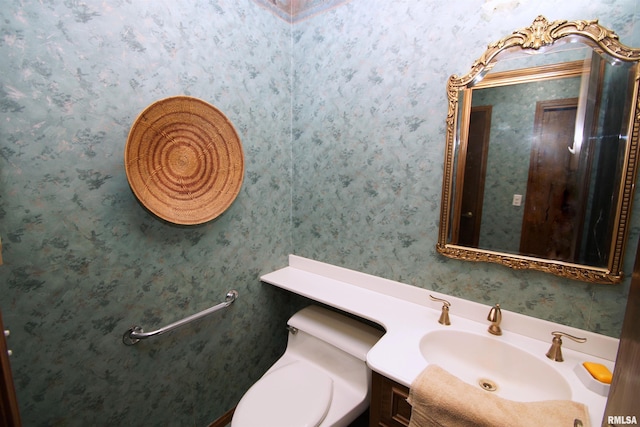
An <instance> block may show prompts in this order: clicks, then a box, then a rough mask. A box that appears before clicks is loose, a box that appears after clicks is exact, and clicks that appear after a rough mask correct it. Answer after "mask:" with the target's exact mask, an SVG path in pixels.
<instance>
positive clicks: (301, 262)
mask: <svg viewBox="0 0 640 427" xmlns="http://www.w3.org/2000/svg"><path fill="white" fill-rule="evenodd" d="M289 267H291V268H294V269H297V270H301V271H305V272H308V273H312V274H316V275H319V276H322V277H326V278H329V279H333V280H336V281H339V282H343V283H344V284H345V285H352V286H356V287H358V288H362V289H366V290H369V291H373V292H376V293H379V294H382V295H386V296H390V297H393V298H397V299H400V300H403V301H406V302H410V303H412V304H417V305H420V306H423V307H428V308H431V309H434V310H438V311H439V310H440V308H441V304H440V303H438V302H434V301H431V299H430V298H429V294H432V295H434V296H436V297H440V298H444V299H446V300H448V301H449V302H450V303H451V308H450V316H451V318H452V319H453V318H454V317H456V316H460V317H464V318H467V319H469V320H473V321H476V322H483V321H485V320H484V319H486V316H487V314H488V313H489V309H490V308H491V306H492V305H493V302H492V303H491V304H490V305H484V304H480V303H476V302H473V301H468V300H464V299H461V298H457V297H454V296H450V295H445V294H441V293H439V292H435V291H430V290H428V289H424V288H419V287H417V286H411V285H407V284H404V283H401V282H396V281H393V280H389V279H384V278H382V277H378V276H373V275H370V274H366V273H361V272H358V271H355V270H349V269H347V268H344V267H338V266H335V265H331V264H327V263H323V262H320V261H315V260H312V259H309V258H304V257H301V256H297V255H289ZM263 277H265V276H263ZM266 281H267V282H268V280H266ZM294 287H295V284H294ZM290 290H292V291H293V292H295V290H294V289H290ZM306 296H307V297H309V298H311V299H314V298H313V295H306ZM332 299H333V298H332V297H331V296H327V301H323V302H324V303H325V304H328V305H332V304H331V300H332ZM495 303H500V306H501V309H502V325H501V326H502V329H503V330H509V331H512V332H515V333H518V334H521V335H524V336H527V337H529V338H533V339H536V340H541V341H549V343H551V338H552V336H551V332H553V331H556V330H560V331H562V332H566V333H569V334H571V335H575V336H580V337H585V338H587V342H586V343H583V344H579V343H576V342H574V341H571V340H569V339H565V340H563V348H567V349H573V350H576V351H578V352H580V353H586V354H589V355H593V356H596V357H598V358H602V359H606V360H609V361H615V359H616V355H617V352H618V342H619V340H618V339H616V338H612V337H609V336H606V335H602V334H598V333H595V332H590V331H585V330H582V329H578V328H574V327H572V326H566V325H560V324H557V323H553V322H550V321H547V320H543V319H539V318H535V317H531V316H525V315H523V314H520V313H515V312H512V311H509V310H508V307H509V301H495ZM344 305H345V307H343V308H341V309H342V310H345V311H347V312H351V313H352V314H355V315H358V313H354V312H352V311H351V310H349V309H348V308H349V304H348V303H345V304H344ZM336 308H340V307H336ZM368 315H369V316H372V317H373V318H371V317H366V318H367V319H369V320H371V321H374V322H377V323H381V324H382V321H383V320H384V318H385V317H386V316H381V318H378V319H377V318H376V317H375V313H368ZM383 326H384V325H383Z"/></svg>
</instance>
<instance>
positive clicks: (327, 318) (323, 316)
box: [287, 305, 384, 362]
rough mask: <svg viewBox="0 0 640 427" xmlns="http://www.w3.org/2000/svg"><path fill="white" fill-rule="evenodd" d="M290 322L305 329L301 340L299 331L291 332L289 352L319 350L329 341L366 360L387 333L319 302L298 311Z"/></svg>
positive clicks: (344, 350)
mask: <svg viewBox="0 0 640 427" xmlns="http://www.w3.org/2000/svg"><path fill="white" fill-rule="evenodd" d="M287 324H288V325H289V326H290V327H293V328H295V329H297V330H298V331H302V332H303V334H302V335H303V336H300V337H298V339H295V337H296V336H297V335H298V334H290V335H289V342H288V351H289V350H293V351H296V350H297V351H301V352H305V353H307V352H316V351H318V346H320V347H322V343H326V344H328V345H330V346H332V347H335V348H337V349H339V350H341V351H342V352H344V353H346V354H348V355H350V356H352V357H353V358H356V359H359V360H360V361H362V362H365V361H366V359H367V353H368V352H369V350H371V347H373V345H374V344H375V343H376V342H378V340H379V339H380V338H381V337H382V335H384V331H383V330H381V329H377V328H374V327H372V326H370V325H368V324H365V323H363V322H361V321H358V320H356V319H353V318H351V317H348V316H345V315H343V314H340V313H337V312H335V311H331V310H328V309H325V308H322V307H319V306H315V305H312V306H309V307H306V308H304V309H302V310H300V311H299V312H297V313H296V314H294V315H293V316H292V317H291V318H290V319H289V321H288V322H287ZM304 335H307V336H309V337H307V338H305V337H304ZM291 347H293V348H291Z"/></svg>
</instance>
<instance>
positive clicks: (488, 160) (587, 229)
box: [437, 17, 640, 283]
mask: <svg viewBox="0 0 640 427" xmlns="http://www.w3.org/2000/svg"><path fill="white" fill-rule="evenodd" d="M639 59H640V50H636V49H631V48H628V47H626V46H624V45H622V44H621V43H620V42H619V41H618V37H617V35H616V34H615V33H613V32H612V31H610V30H608V29H606V28H604V27H602V26H600V25H599V24H598V22H597V21H573V22H568V21H554V22H552V23H550V22H548V21H547V20H546V19H545V18H544V17H538V18H536V20H535V21H534V23H533V24H532V26H530V27H527V28H524V29H521V30H518V31H515V32H514V33H513V34H511V35H509V36H507V37H505V38H504V39H502V40H500V41H498V42H496V43H493V44H491V45H489V47H488V49H487V51H486V52H485V54H484V55H483V56H482V57H481V58H480V59H478V60H477V61H476V62H475V63H474V64H473V67H472V69H471V72H470V73H468V74H467V75H465V76H463V77H461V78H458V77H457V76H455V75H454V76H451V78H450V79H449V82H448V87H447V91H448V95H449V112H448V116H447V140H446V143H447V146H446V154H445V167H444V180H443V193H442V211H441V216H440V234H439V238H438V244H437V249H438V251H439V252H440V253H442V254H443V255H446V256H449V257H452V258H457V259H463V260H469V261H488V262H496V263H500V264H503V265H506V266H509V267H513V268H519V269H536V270H542V271H547V272H550V273H553V274H557V275H560V276H563V277H568V278H572V279H578V280H584V281H589V282H596V283H618V282H620V281H621V279H622V273H621V271H620V269H621V266H622V257H623V253H624V247H625V244H626V237H627V231H628V226H627V225H628V224H627V217H628V215H629V214H630V207H631V201H632V196H633V184H634V182H635V177H636V173H637V160H638V152H637V151H638V150H637V143H638V129H637V127H638V126H637V125H638V123H637V116H638V112H637V108H638V103H637V98H638V76H639V75H640V74H639V71H638V68H639V67H638V60H639Z"/></svg>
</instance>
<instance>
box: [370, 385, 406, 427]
mask: <svg viewBox="0 0 640 427" xmlns="http://www.w3.org/2000/svg"><path fill="white" fill-rule="evenodd" d="M371 381H372V383H371V410H370V419H369V422H370V424H369V425H370V427H408V426H409V419H410V418H411V405H409V403H408V402H407V398H408V397H409V389H408V388H407V387H405V386H403V385H402V384H398V383H396V382H395V381H392V380H390V379H389V378H386V377H384V376H382V375H380V374H378V373H377V372H373V375H372V378H371Z"/></svg>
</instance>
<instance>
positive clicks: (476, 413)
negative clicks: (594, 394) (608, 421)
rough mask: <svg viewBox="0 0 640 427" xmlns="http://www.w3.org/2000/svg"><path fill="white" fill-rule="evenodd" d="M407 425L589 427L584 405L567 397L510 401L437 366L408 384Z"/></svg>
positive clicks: (428, 426)
mask: <svg viewBox="0 0 640 427" xmlns="http://www.w3.org/2000/svg"><path fill="white" fill-rule="evenodd" d="M408 401H409V404H411V406H412V407H413V409H412V412H411V420H410V422H409V427H433V426H444V427H457V426H464V427H471V426H477V427H480V426H482V427H501V426H509V427H516V426H519V427H541V426H544V427H552V426H553V427H555V426H558V427H560V426H563V427H574V421H575V420H576V419H578V420H580V421H581V422H582V424H579V423H575V425H582V426H584V427H589V426H590V425H591V423H590V421H589V411H588V409H587V407H586V406H585V405H583V404H581V403H578V402H572V401H570V400H548V401H543V402H514V401H511V400H507V399H503V398H500V397H498V396H495V395H492V394H490V393H489V392H486V391H484V390H481V389H480V388H479V387H473V386H471V385H469V384H467V383H465V382H464V381H462V380H460V379H458V378H457V377H455V376H453V375H451V374H450V373H448V372H447V371H445V370H444V369H442V368H441V367H439V366H437V365H429V366H427V368H426V369H425V370H424V371H422V373H421V374H420V375H418V378H416V379H415V381H414V382H413V383H412V384H411V389H410V391H409V399H408Z"/></svg>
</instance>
